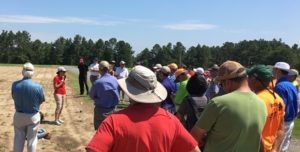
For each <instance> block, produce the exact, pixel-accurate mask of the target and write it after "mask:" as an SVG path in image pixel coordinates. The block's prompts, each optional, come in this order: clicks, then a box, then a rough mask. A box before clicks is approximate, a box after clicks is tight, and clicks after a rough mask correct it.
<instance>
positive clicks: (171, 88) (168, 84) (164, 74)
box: [158, 66, 176, 114]
mask: <svg viewBox="0 0 300 152" xmlns="http://www.w3.org/2000/svg"><path fill="white" fill-rule="evenodd" d="M170 72H171V70H170V68H169V67H168V66H163V67H162V68H161V69H160V70H159V71H158V79H159V80H160V82H161V84H162V85H163V86H164V87H165V88H166V90H167V92H168V95H167V98H166V99H165V100H164V101H162V103H161V107H162V108H164V109H166V110H167V111H169V112H170V113H172V114H175V112H176V107H175V104H174V102H173V99H172V98H174V97H175V92H176V86H175V83H174V82H172V81H171V80H170V79H169V78H168V76H169V74H170Z"/></svg>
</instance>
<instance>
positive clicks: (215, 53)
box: [0, 31, 300, 69]
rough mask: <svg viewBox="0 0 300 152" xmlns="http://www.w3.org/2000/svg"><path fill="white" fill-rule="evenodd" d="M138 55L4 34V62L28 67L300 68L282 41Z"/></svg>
mask: <svg viewBox="0 0 300 152" xmlns="http://www.w3.org/2000/svg"><path fill="white" fill-rule="evenodd" d="M138 52H140V53H138V54H137V55H136V56H134V51H133V50H132V47H131V46H130V44H129V43H127V42H125V41H122V40H121V41H118V40H117V39H116V38H111V39H109V40H107V41H103V40H102V39H99V40H97V41H96V42H94V41H93V40H91V39H89V40H87V39H86V38H85V37H82V36H80V35H76V36H75V37H74V38H73V39H72V38H63V37H60V38H58V39H57V40H56V41H54V42H52V43H48V42H42V41H40V40H34V41H32V40H31V37H30V34H29V33H28V32H26V31H18V32H16V33H14V32H12V31H2V33H1V34H0V62H1V63H24V62H26V61H30V62H32V63H34V64H58V65H76V64H78V60H79V58H80V57H83V58H85V59H86V61H87V63H90V62H91V61H92V60H93V59H94V58H98V59H100V60H107V61H111V60H115V61H116V62H117V63H118V62H119V61H121V60H124V61H125V62H127V64H128V66H129V67H131V66H133V64H134V63H140V64H142V65H145V66H147V67H152V66H153V65H155V64H156V63H160V64H162V65H166V64H168V63H172V62H174V63H177V64H179V65H180V64H185V65H187V66H190V67H199V66H201V67H204V68H207V67H210V66H211V65H213V64H215V63H216V64H219V65H220V64H221V63H223V62H224V61H226V60H235V61H238V62H240V63H241V64H242V65H244V66H246V67H249V66H251V65H254V64H267V65H273V64H274V63H275V62H278V61H285V62H288V63H289V64H290V65H291V66H292V67H293V68H297V69H299V68H300V60H298V59H299V57H300V48H299V47H298V45H297V44H294V45H293V46H291V47H290V46H289V45H287V44H285V43H284V42H282V41H281V39H279V40H276V39H273V40H271V41H267V40H263V39H260V40H250V41H246V40H244V41H241V42H238V43H232V42H225V43H224V44H223V45H222V46H211V47H210V46H206V45H200V44H198V45H197V46H192V47H190V48H188V49H187V48H186V47H185V46H184V45H183V44H182V43H181V42H177V43H176V44H174V45H173V44H172V43H168V44H167V45H162V46H161V45H159V44H155V45H154V46H153V47H152V49H148V48H145V49H144V50H142V51H138Z"/></svg>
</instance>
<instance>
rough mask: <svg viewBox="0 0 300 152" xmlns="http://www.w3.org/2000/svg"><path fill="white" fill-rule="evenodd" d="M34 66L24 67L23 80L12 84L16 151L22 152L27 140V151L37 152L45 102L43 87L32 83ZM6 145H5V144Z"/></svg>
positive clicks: (27, 64)
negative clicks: (41, 110) (42, 105)
mask: <svg viewBox="0 0 300 152" xmlns="http://www.w3.org/2000/svg"><path fill="white" fill-rule="evenodd" d="M33 74H34V66H33V65H32V64H31V63H29V62H27V63H25V64H24V65H23V70H22V75H23V79H22V80H18V81H15V82H14V83H13V84H12V89H11V93H12V98H13V100H14V103H15V109H16V112H15V115H14V120H13V126H14V130H15V136H14V149H13V151H15V152H21V151H23V149H24V143H25V140H26V139H27V151H28V152H33V151H36V146H37V142H38V139H37V134H38V126H39V124H40V117H41V116H40V113H39V109H40V105H41V104H42V103H43V102H44V101H45V97H44V91H43V87H42V86H41V85H40V84H37V83H35V82H33V81H32V79H31V78H32V76H33ZM3 144H4V143H3Z"/></svg>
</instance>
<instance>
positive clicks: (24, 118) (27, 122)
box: [13, 112, 40, 152]
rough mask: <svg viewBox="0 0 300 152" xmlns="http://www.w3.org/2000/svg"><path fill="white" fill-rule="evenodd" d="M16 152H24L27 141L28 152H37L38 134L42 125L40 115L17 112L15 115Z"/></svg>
mask: <svg viewBox="0 0 300 152" xmlns="http://www.w3.org/2000/svg"><path fill="white" fill-rule="evenodd" d="M13 124H14V130H15V137H14V152H23V148H24V143H25V139H27V151H28V152H35V151H36V147H37V142H38V139H37V133H38V126H39V124H40V113H36V114H26V113H19V112H16V113H15V115H14V122H13Z"/></svg>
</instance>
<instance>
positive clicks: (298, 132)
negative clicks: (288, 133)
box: [293, 119, 300, 139]
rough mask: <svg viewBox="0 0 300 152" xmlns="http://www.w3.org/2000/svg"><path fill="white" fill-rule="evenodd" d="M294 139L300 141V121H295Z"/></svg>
mask: <svg viewBox="0 0 300 152" xmlns="http://www.w3.org/2000/svg"><path fill="white" fill-rule="evenodd" d="M293 137H294V138H297V139H300V120H299V119H296V120H295V127H294V129H293Z"/></svg>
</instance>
